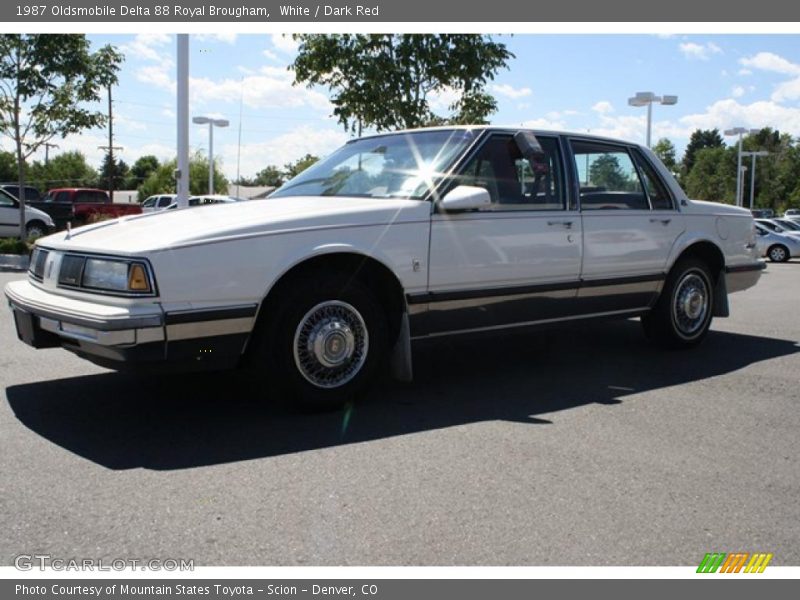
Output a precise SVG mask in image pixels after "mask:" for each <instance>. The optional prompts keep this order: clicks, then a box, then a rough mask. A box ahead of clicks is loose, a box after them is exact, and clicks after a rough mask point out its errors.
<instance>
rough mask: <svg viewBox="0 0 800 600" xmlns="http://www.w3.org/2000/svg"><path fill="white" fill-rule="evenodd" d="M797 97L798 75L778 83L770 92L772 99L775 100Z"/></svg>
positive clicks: (781, 100)
mask: <svg viewBox="0 0 800 600" xmlns="http://www.w3.org/2000/svg"><path fill="white" fill-rule="evenodd" d="M798 98H800V77H798V78H797V79H791V80H789V81H784V82H783V83H779V84H778V85H777V86H776V87H775V91H774V92H772V99H773V100H774V101H775V102H785V101H786V100H797V99H798Z"/></svg>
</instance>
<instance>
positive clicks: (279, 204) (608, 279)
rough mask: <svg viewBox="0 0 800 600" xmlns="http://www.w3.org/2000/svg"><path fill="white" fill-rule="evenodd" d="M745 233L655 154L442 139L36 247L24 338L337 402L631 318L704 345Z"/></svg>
mask: <svg viewBox="0 0 800 600" xmlns="http://www.w3.org/2000/svg"><path fill="white" fill-rule="evenodd" d="M754 237H755V236H754V232H753V219H752V217H751V216H750V214H749V213H748V212H747V211H745V210H743V209H739V208H735V207H731V206H725V205H722V204H712V203H707V202H695V201H691V200H689V199H688V198H687V197H686V195H685V194H684V192H683V191H682V190H681V188H680V187H679V186H678V184H677V183H676V182H675V180H674V179H673V177H672V176H671V175H670V173H669V172H668V171H667V170H666V168H665V167H664V166H663V165H662V164H661V163H660V162H659V160H658V158H657V157H656V156H655V155H654V154H653V153H652V152H650V150H648V149H647V148H643V147H640V146H638V145H635V144H630V143H623V142H618V141H614V140H609V139H603V138H597V137H592V136H587V135H578V134H563V133H548V132H531V131H517V130H509V129H500V128H492V127H465V128H434V129H422V130H414V131H407V132H400V133H393V134H386V135H375V136H371V137H365V138H360V139H356V140H353V141H351V142H350V143H348V144H346V145H345V146H344V147H342V148H340V149H339V150H338V151H336V152H334V153H333V154H332V155H331V156H329V157H328V158H326V159H324V160H322V161H320V162H319V163H317V164H316V165H314V166H313V167H311V168H309V169H308V170H306V171H305V172H303V173H302V174H300V175H299V176H298V177H296V178H295V179H293V180H291V181H289V182H287V183H286V184H285V185H284V186H283V187H282V188H280V189H279V190H278V191H277V192H275V193H274V194H273V195H272V196H271V197H270V198H268V199H267V200H263V201H253V202H243V203H236V204H230V205H215V206H205V207H199V208H193V209H191V210H178V211H164V212H161V213H154V214H148V215H141V216H134V217H126V218H122V219H119V220H116V221H109V222H103V223H98V224H95V225H89V226H86V227H82V228H79V229H76V230H73V231H72V233H71V234H70V233H60V234H56V235H52V236H49V237H47V238H43V239H41V240H40V241H39V242H38V243H37V245H36V248H35V250H34V252H33V254H32V257H31V268H30V273H29V277H28V280H27V281H16V282H12V283H10V284H8V286H7V287H6V289H5V293H6V296H7V297H8V300H9V302H10V304H11V307H12V309H13V311H14V317H15V320H16V326H17V331H18V334H19V337H20V339H22V340H23V341H24V342H26V343H28V344H30V345H32V346H34V347H37V348H44V347H52V346H63V347H64V348H66V349H68V350H70V351H72V352H75V353H76V354H78V355H79V356H82V357H84V358H87V359H89V360H91V361H93V362H95V363H98V364H100V365H104V366H108V367H111V368H127V367H152V366H158V365H162V366H169V367H170V368H173V367H174V368H179V367H193V368H227V367H237V366H238V367H243V368H247V369H250V370H251V371H252V372H255V373H257V374H259V375H260V376H262V377H264V378H269V380H270V381H280V382H282V383H283V384H285V385H286V386H287V387H288V388H289V389H290V391H291V392H292V393H293V395H294V396H295V397H296V398H298V399H299V400H300V401H302V402H305V403H308V404H312V405H335V404H337V403H340V402H342V401H343V400H345V399H347V398H349V397H351V396H352V395H353V393H354V392H356V391H357V390H358V389H360V388H362V387H363V386H364V385H365V384H366V383H367V382H368V380H369V379H370V378H371V376H373V375H374V374H375V372H376V371H377V368H378V366H379V365H380V364H382V363H385V362H386V361H391V364H392V366H393V369H394V372H395V374H396V375H398V376H401V377H405V378H409V377H410V376H411V341H412V340H414V339H417V338H422V337H428V336H440V335H447V334H456V333H464V332H476V331H483V330H503V329H506V328H511V327H519V326H528V325H537V324H541V323H552V322H557V321H560V320H567V319H570V320H571V319H581V318H589V317H631V316H641V321H642V324H643V326H644V330H645V333H646V334H647V335H648V336H649V337H650V338H653V339H654V340H656V341H658V342H660V343H663V344H665V345H669V346H673V347H676V346H677V347H681V346H687V347H688V346H692V345H695V344H697V343H698V342H699V341H700V340H701V339H702V338H703V336H705V334H706V332H707V331H708V328H709V325H710V323H711V319H712V316H727V314H728V303H727V299H728V294H729V293H731V292H735V291H737V290H742V289H745V288H748V287H750V286H752V285H754V284H755V283H756V282H757V281H758V278H759V276H760V270H761V269H762V268H763V266H764V265H763V263H762V262H761V261H760V260H758V258H757V251H756V247H755V239H754Z"/></svg>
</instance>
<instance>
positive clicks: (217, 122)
mask: <svg viewBox="0 0 800 600" xmlns="http://www.w3.org/2000/svg"><path fill="white" fill-rule="evenodd" d="M192 123H194V124H196V125H206V124H208V193H209V195H211V194H213V193H214V126H216V127H227V126H228V125H229V124H230V123H228V120H227V119H212V118H211V117H194V118H193V119H192Z"/></svg>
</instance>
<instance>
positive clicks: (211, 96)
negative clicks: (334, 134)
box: [173, 66, 331, 111]
mask: <svg viewBox="0 0 800 600" xmlns="http://www.w3.org/2000/svg"><path fill="white" fill-rule="evenodd" d="M293 81H294V78H293V76H292V73H290V72H289V71H287V70H286V69H285V68H283V67H269V66H265V67H262V68H261V69H260V70H259V72H258V74H255V75H248V76H245V77H243V78H242V79H222V80H219V81H216V80H213V79H209V78H207V77H200V78H195V77H192V78H190V80H189V89H190V91H189V94H190V98H191V99H192V101H195V102H199V103H205V102H211V101H221V102H239V98H240V97H241V98H242V101H243V102H244V104H245V105H247V106H248V107H250V108H288V107H298V106H309V107H311V108H315V109H317V110H325V111H329V110H330V107H331V105H330V102H329V101H328V98H327V96H325V95H324V94H322V93H320V92H318V91H315V90H312V89H308V88H306V87H303V86H293V85H292V82H293ZM173 85H174V83H173Z"/></svg>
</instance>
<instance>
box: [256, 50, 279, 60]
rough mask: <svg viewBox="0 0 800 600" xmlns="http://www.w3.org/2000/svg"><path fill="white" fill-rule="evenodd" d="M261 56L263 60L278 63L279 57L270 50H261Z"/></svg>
mask: <svg viewBox="0 0 800 600" xmlns="http://www.w3.org/2000/svg"><path fill="white" fill-rule="evenodd" d="M261 54H263V55H264V57H265V58H268V59H269V60H274V61H275V62H280V60H281V59H280V57H279V56H278V55H277V54H275V53H274V52H273V51H272V50H262V52H261Z"/></svg>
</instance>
